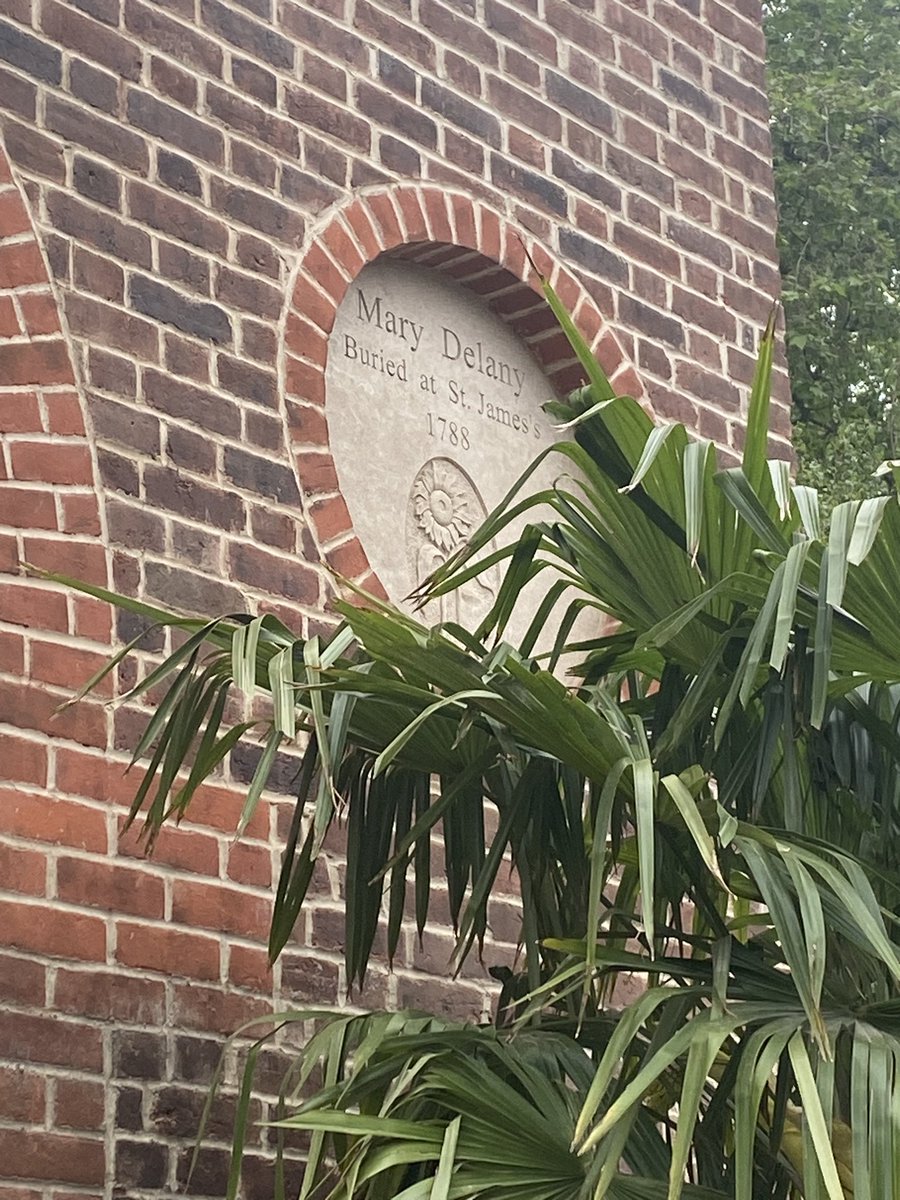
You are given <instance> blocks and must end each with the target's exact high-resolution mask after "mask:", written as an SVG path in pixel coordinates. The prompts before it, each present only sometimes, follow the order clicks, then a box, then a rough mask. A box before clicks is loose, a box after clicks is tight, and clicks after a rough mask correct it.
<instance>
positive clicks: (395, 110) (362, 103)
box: [357, 82, 437, 150]
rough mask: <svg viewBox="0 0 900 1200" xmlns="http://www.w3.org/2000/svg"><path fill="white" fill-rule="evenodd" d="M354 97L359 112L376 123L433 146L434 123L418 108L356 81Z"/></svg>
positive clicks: (425, 144)
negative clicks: (355, 97)
mask: <svg viewBox="0 0 900 1200" xmlns="http://www.w3.org/2000/svg"><path fill="white" fill-rule="evenodd" d="M357 100H358V103H359V110H360V112H364V113H365V114H366V116H367V117H369V118H370V119H371V120H373V121H376V122H378V124H379V125H386V126H387V127H388V128H389V129H393V130H394V131H395V132H396V133H398V134H401V135H402V136H403V137H408V138H409V139H410V140H411V141H413V142H417V143H418V144H419V145H420V146H425V147H427V148H428V149H429V150H434V149H436V147H437V125H436V124H435V122H434V121H433V120H432V119H431V117H428V116H426V115H425V113H423V112H421V111H420V110H419V109H417V108H413V107H412V106H411V105H409V104H406V103H405V102H404V101H402V100H398V99H397V98H396V97H395V96H391V95H389V94H388V93H387V92H383V91H381V90H380V89H379V88H375V87H372V85H371V84H369V83H363V82H361V83H360V84H359V85H358V88H357Z"/></svg>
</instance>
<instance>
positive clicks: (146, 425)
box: [88, 395, 160, 457]
mask: <svg viewBox="0 0 900 1200" xmlns="http://www.w3.org/2000/svg"><path fill="white" fill-rule="evenodd" d="M88 407H89V409H90V414H91V420H92V421H93V423H94V431H95V433H96V435H97V437H98V438H100V439H101V440H102V441H107V442H113V443H115V444H117V445H119V446H128V447H129V449H131V450H137V451H138V452H139V453H141V454H149V455H152V456H154V457H155V456H156V455H158V454H159V450H160V436H159V418H158V417H156V416H154V415H153V413H149V412H147V411H146V409H141V408H132V407H131V406H130V405H128V404H120V403H119V402H118V401H116V400H110V399H108V398H107V397H104V396H96V395H91V396H89V398H88Z"/></svg>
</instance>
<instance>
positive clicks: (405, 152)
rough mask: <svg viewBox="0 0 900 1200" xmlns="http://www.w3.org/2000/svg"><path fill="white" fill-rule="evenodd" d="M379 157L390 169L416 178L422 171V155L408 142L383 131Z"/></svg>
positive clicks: (379, 145)
mask: <svg viewBox="0 0 900 1200" xmlns="http://www.w3.org/2000/svg"><path fill="white" fill-rule="evenodd" d="M378 158H379V160H380V161H381V162H382V163H383V164H384V165H385V166H386V167H387V168H388V170H389V171H396V172H397V174H398V175H405V176H406V177H407V178H414V177H415V176H417V175H420V174H421V173H422V157H421V155H420V154H419V152H418V150H414V149H413V148H412V146H409V145H407V143H406V142H401V141H398V139H397V138H395V137H390V136H389V135H388V134H386V133H383V134H382V135H381V137H380V138H379V139H378Z"/></svg>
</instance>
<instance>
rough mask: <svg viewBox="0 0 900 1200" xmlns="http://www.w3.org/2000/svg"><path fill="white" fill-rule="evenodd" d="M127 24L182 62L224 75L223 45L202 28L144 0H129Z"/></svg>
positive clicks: (151, 43)
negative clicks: (221, 46)
mask: <svg viewBox="0 0 900 1200" xmlns="http://www.w3.org/2000/svg"><path fill="white" fill-rule="evenodd" d="M191 16H193V6H192V7H191ZM125 25H126V27H127V28H128V29H130V30H131V32H132V33H134V34H137V36H138V37H139V38H141V39H142V40H143V41H146V42H149V43H150V45H151V46H155V47H156V48H157V50H162V52H163V53H164V54H168V55H171V57H172V58H174V59H176V60H177V61H178V62H180V63H185V64H190V65H191V66H193V67H196V68H198V69H199V70H201V71H203V72H205V73H206V74H208V75H212V76H213V77H214V78H220V77H221V74H222V50H221V48H220V47H219V46H218V45H216V43H215V42H214V41H213V39H212V38H211V37H209V36H208V35H207V34H206V33H204V32H202V31H200V30H199V29H191V28H190V26H189V25H185V24H183V23H182V22H180V21H173V20H172V18H171V17H169V16H167V15H166V14H165V13H164V12H163V11H162V9H161V7H160V6H158V5H154V4H145V3H143V2H142V0H125Z"/></svg>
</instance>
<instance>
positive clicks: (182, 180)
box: [156, 149, 203, 196]
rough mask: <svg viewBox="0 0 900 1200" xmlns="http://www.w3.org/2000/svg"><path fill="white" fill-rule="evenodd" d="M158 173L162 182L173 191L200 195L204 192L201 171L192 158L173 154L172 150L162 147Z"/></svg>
mask: <svg viewBox="0 0 900 1200" xmlns="http://www.w3.org/2000/svg"><path fill="white" fill-rule="evenodd" d="M156 173H157V175H158V176H159V181H160V183H164V184H165V185H166V187H170V188H172V189H173V191H176V192H184V193H185V194H186V195H188V196H200V195H202V193H203V183H202V182H201V179H200V172H199V171H198V170H197V168H196V167H195V166H194V164H193V163H192V162H191V161H190V159H188V158H182V156H181V155H180V154H173V153H172V151H171V150H162V149H160V150H159V151H158V152H157V156H156Z"/></svg>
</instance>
